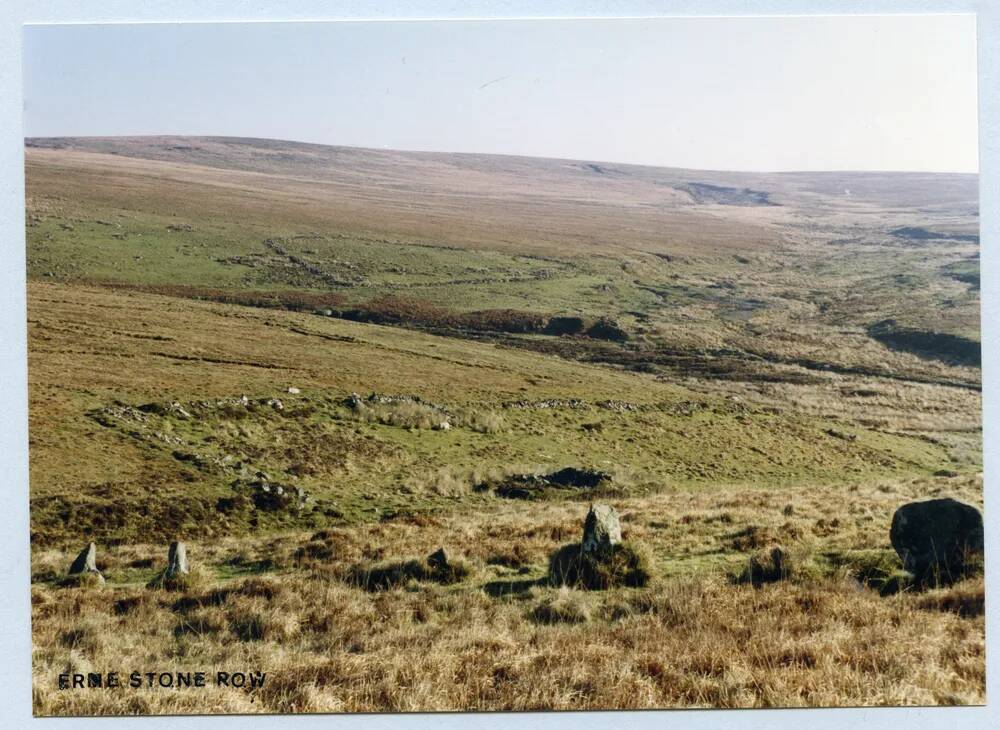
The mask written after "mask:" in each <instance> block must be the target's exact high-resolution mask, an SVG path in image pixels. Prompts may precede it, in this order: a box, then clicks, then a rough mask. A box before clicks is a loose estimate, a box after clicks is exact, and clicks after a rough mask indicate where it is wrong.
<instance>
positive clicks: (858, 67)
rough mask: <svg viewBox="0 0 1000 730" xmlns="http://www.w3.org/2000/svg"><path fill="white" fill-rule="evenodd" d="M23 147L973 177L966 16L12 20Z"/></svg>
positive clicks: (969, 23)
mask: <svg viewBox="0 0 1000 730" xmlns="http://www.w3.org/2000/svg"><path fill="white" fill-rule="evenodd" d="M24 79H25V85H24V94H25V97H24V112H25V117H24V119H25V134H26V136H90V135H146V134H191V135H225V136H241V137H265V138H273V139H285V140H296V141H302V142H318V143H323V144H335V145H348V146H359V147H382V148H390V149H404V150H433V151H444V152H479V153H499V154H519V155H533V156H542V157H560V158H572V159H582V160H594V161H604V162H619V163H636V164H647V165H664V166H672V167H689V168H700V169H715V170H754V171H774V170H917V171H942V172H976V171H978V168H979V165H978V144H977V134H978V132H977V119H976V103H977V98H976V94H977V90H976V85H977V83H976V82H977V79H976V26H975V17H974V16H972V15H938V16H840V17H816V16H812V17H808V16H807V17H768V18H763V17H758V18H752V17H751V18H748V17H743V18H669V19H645V20H614V19H609V20H577V21H566V20H562V21H538V20H525V21H496V20H491V21H432V22H423V21H418V22H342V23H234V24H147V25H127V24H123V25H51V26H27V27H26V28H25V34H24Z"/></svg>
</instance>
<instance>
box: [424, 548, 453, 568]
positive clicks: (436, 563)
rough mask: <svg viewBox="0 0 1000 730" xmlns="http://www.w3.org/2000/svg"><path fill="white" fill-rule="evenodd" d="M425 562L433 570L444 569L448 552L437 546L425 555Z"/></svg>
mask: <svg viewBox="0 0 1000 730" xmlns="http://www.w3.org/2000/svg"><path fill="white" fill-rule="evenodd" d="M427 564H428V565H429V566H431V567H432V568H434V569H435V570H446V569H447V568H448V565H449V563H448V553H446V552H445V549H444V548H443V547H442V548H438V549H437V550H435V551H434V552H433V553H431V554H430V555H429V556H428V557H427Z"/></svg>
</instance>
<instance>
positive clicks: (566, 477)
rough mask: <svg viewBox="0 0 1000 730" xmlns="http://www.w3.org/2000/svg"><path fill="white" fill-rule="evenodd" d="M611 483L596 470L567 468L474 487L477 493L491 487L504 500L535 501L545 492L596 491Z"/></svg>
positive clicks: (516, 476)
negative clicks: (565, 490) (566, 490)
mask: <svg viewBox="0 0 1000 730" xmlns="http://www.w3.org/2000/svg"><path fill="white" fill-rule="evenodd" d="M610 481H611V475H610V474H607V473H606V472H603V471H598V470H596V469H578V468H576V467H572V466H568V467H566V468H564V469H559V470H558V471H554V472H552V473H551V474H511V475H510V476H507V477H506V478H504V479H503V480H502V481H501V482H500V483H499V484H491V483H483V484H479V485H476V487H475V489H476V490H477V491H485V490H487V489H490V488H491V487H492V489H493V492H494V493H495V494H496V495H497V496H498V497H504V498H506V499H536V498H538V497H543V496H545V493H546V491H547V490H550V489H556V490H563V489H597V488H599V487H601V486H603V485H605V484H607V483H608V482H610Z"/></svg>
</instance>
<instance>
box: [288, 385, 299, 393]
mask: <svg viewBox="0 0 1000 730" xmlns="http://www.w3.org/2000/svg"><path fill="white" fill-rule="evenodd" d="M301 392H302V391H301V390H299V389H298V388H296V387H294V386H293V387H291V388H289V389H288V394H289V395H298V394H299V393H301Z"/></svg>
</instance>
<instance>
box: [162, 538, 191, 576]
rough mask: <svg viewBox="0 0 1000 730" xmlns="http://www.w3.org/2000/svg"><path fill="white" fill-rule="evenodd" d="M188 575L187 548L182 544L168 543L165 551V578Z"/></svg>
mask: <svg viewBox="0 0 1000 730" xmlns="http://www.w3.org/2000/svg"><path fill="white" fill-rule="evenodd" d="M187 574H188V560H187V546H186V545H185V544H184V543H182V542H172V543H170V549H169V550H168V551H167V571H166V573H165V574H164V575H165V577H167V578H173V577H175V576H177V575H187Z"/></svg>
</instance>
